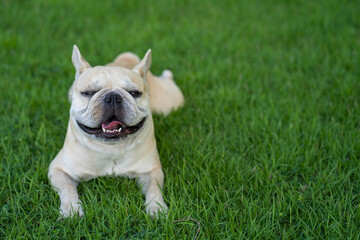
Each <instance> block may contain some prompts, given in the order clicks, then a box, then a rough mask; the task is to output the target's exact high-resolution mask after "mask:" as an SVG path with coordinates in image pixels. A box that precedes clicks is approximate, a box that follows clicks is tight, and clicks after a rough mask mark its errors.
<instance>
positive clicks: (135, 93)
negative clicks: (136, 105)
mask: <svg viewBox="0 0 360 240" xmlns="http://www.w3.org/2000/svg"><path fill="white" fill-rule="evenodd" d="M129 93H130V95H131V96H133V98H138V97H141V95H142V93H141V92H139V91H136V90H134V91H129Z"/></svg>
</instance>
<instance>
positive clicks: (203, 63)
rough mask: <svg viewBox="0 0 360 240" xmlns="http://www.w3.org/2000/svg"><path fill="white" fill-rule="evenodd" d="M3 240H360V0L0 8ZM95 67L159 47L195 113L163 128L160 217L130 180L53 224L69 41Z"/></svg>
mask: <svg viewBox="0 0 360 240" xmlns="http://www.w3.org/2000/svg"><path fill="white" fill-rule="evenodd" d="M0 5H1V7H0V59H1V60H0V89H1V94H0V103H1V104H0V123H1V126H0V133H1V139H0V159H1V165H0V207H1V210H0V211H1V214H0V238H1V237H6V238H9V239H15V238H23V239H29V238H34V239H42V238H43V239H51V238H52V239H97V238H103V239H129V238H130V239H192V238H193V237H195V235H196V234H197V230H196V229H197V223H196V222H195V221H190V220H188V221H184V222H174V221H176V220H180V219H183V218H184V217H187V216H190V217H191V218H193V219H196V220H197V221H198V222H199V223H200V233H199V236H198V238H199V239H234V238H236V237H238V238H239V239H241V238H243V239H279V238H281V239H322V238H327V239H345V238H346V239H359V237H360V231H359V227H360V209H359V204H360V203H359V198H360V171H359V166H360V162H359V159H360V136H359V130H360V113H359V110H360V106H359V103H360V97H359V93H360V14H359V12H360V4H359V2H358V1H356V0H354V1H345V0H344V1H336V0H321V1H301V0H295V1H286V0H270V1H265V0H263V1H260V0H255V1H250V0H244V1H239V0H234V1H206V0H202V1H200V0H199V1H165V0H157V1H155V0H154V1H141V2H139V1H118V2H115V1H107V0H103V1H98V2H97V3H96V2H95V1H93V2H90V1H83V0H81V1H60V0H59V1H56V0H51V1H45V0H43V1H10V0H6V1H1V4H0ZM74 43H75V44H77V45H78V47H79V48H80V50H81V52H82V54H83V56H84V57H85V58H86V59H87V60H88V61H89V62H90V63H91V64H93V65H99V64H100V65H101V64H104V63H107V62H109V61H111V60H112V59H113V58H114V57H115V56H116V55H117V54H118V53H120V52H122V51H133V52H135V53H137V54H138V55H141V56H143V55H144V54H145V52H146V50H147V49H148V48H151V49H152V51H153V66H152V71H153V72H154V73H155V74H160V73H161V71H162V70H163V69H165V68H169V69H172V70H173V72H174V75H175V78H176V80H177V83H178V84H179V86H180V87H181V89H182V90H183V92H184V95H185V98H186V105H185V106H184V107H183V108H182V109H180V110H179V111H177V112H174V113H173V114H171V115H170V116H168V117H166V118H164V117H162V116H155V117H154V121H155V127H156V137H157V141H158V149H159V153H160V157H161V160H162V164H163V170H164V172H165V175H166V182H165V190H164V193H165V201H166V203H167V204H168V205H169V207H170V209H169V214H168V217H167V218H166V219H160V220H158V221H153V220H151V218H149V217H148V216H147V215H146V214H145V209H144V206H143V201H144V197H143V196H142V194H141V193H140V191H139V189H138V187H137V186H136V183H135V182H134V181H133V180H129V179H124V178H113V177H104V178H98V179H95V180H92V181H89V182H86V183H82V184H81V185H80V186H79V193H80V196H81V200H82V201H83V203H84V209H85V211H86V215H85V217H83V218H81V219H67V220H64V221H58V220H57V218H58V208H59V198H58V196H57V194H56V193H55V191H53V190H52V189H51V187H50V185H49V181H48V179H47V169H48V166H49V164H50V162H51V160H52V159H53V158H54V156H55V155H56V153H57V152H58V151H59V149H60V148H61V146H62V143H63V140H64V137H65V131H66V127H67V121H68V112H69V103H68V102H67V91H68V89H69V87H70V86H71V83H72V81H73V79H74V73H75V71H74V69H73V66H72V64H71V60H70V59H71V51H72V45H73V44H74Z"/></svg>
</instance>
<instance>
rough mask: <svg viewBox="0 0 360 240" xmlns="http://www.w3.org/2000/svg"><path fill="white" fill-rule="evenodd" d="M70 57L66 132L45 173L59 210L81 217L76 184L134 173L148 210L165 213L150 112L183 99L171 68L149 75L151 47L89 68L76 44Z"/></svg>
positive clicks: (166, 108)
mask: <svg viewBox="0 0 360 240" xmlns="http://www.w3.org/2000/svg"><path fill="white" fill-rule="evenodd" d="M72 62H73V65H74V67H75V70H76V73H75V80H74V82H73V84H72V86H71V88H70V91H69V100H70V102H71V107H70V119H69V123H68V128H67V133H66V137H65V142H64V145H63V147H62V149H61V150H60V152H59V153H58V154H57V155H56V157H55V158H54V160H53V161H52V162H51V164H50V167H49V172H48V177H49V180H50V182H51V185H52V186H53V188H54V189H55V190H56V191H57V193H58V194H59V197H60V202H61V203H60V214H61V215H62V216H63V217H73V216H83V215H84V211H83V209H82V203H81V201H80V199H79V194H78V192H77V186H78V184H79V183H80V182H81V181H86V180H89V179H93V178H95V177H99V176H107V175H115V176H125V177H129V178H136V179H137V182H138V183H139V185H140V187H141V188H142V192H143V194H144V195H145V206H146V213H147V214H149V215H150V216H152V217H154V216H157V215H158V214H159V213H161V212H164V213H165V212H166V210H167V206H166V204H165V202H164V199H163V196H162V188H163V183H164V173H163V171H162V167H161V163H160V159H159V154H158V151H157V147H156V140H155V133H154V124H153V118H152V112H156V113H162V114H164V115H167V114H169V113H170V112H171V111H172V110H174V109H176V108H178V107H180V106H181V105H183V103H184V97H183V95H182V93H181V90H180V89H179V88H178V86H177V85H176V83H175V82H174V80H173V76H172V73H171V71H169V70H165V71H164V72H163V74H162V75H161V76H160V77H157V76H154V75H153V74H151V72H150V71H149V68H150V65H151V50H149V51H148V52H147V53H146V55H145V57H144V58H143V59H142V60H141V61H140V59H139V58H138V57H137V56H136V55H135V54H133V53H124V54H121V55H119V56H118V57H117V58H116V59H115V60H114V61H113V62H112V63H110V64H108V65H106V66H96V67H91V66H90V64H89V63H88V62H87V61H86V60H85V59H84V58H83V57H82V56H81V54H80V51H79V49H78V48H77V47H76V45H74V48H73V53H72Z"/></svg>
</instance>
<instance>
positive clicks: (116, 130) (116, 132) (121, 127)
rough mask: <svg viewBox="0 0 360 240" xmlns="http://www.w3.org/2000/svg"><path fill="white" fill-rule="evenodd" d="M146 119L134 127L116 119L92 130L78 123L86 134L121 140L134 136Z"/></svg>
mask: <svg viewBox="0 0 360 240" xmlns="http://www.w3.org/2000/svg"><path fill="white" fill-rule="evenodd" d="M145 120H146V118H143V119H142V120H141V121H140V122H139V123H137V124H136V125H134V126H126V125H125V124H123V123H122V122H120V121H119V120H118V119H116V118H115V117H113V118H111V119H109V120H108V121H106V122H104V123H103V124H101V126H99V127H97V128H90V127H87V126H85V125H84V124H82V123H80V122H79V121H76V122H77V124H78V125H79V127H80V128H81V129H82V130H83V131H84V132H86V133H88V134H91V135H95V136H96V137H99V138H108V139H114V138H121V137H126V136H127V135H130V134H134V133H136V132H137V131H139V130H140V129H141V127H142V126H143V125H144V123H145Z"/></svg>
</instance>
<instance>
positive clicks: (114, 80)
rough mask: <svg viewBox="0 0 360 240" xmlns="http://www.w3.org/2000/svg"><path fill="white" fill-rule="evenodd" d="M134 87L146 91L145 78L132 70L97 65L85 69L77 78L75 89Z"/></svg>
mask: <svg viewBox="0 0 360 240" xmlns="http://www.w3.org/2000/svg"><path fill="white" fill-rule="evenodd" d="M94 88H95V89H94ZM115 88H124V89H134V88H136V89H137V90H139V91H145V90H146V85H145V82H144V80H143V79H142V78H141V77H140V76H139V75H138V74H136V73H135V72H133V71H132V70H129V69H126V68H121V67H104V66H97V67H93V68H89V69H87V70H85V71H84V72H83V73H82V74H81V75H80V76H79V78H78V79H77V80H76V84H75V90H84V89H86V90H100V89H115Z"/></svg>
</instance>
